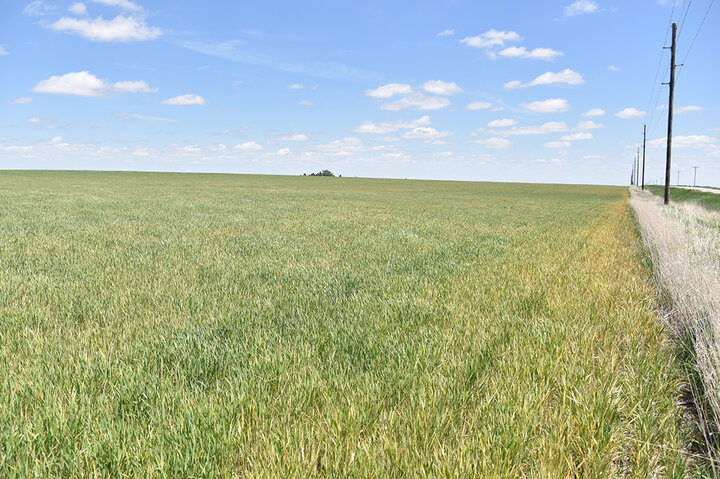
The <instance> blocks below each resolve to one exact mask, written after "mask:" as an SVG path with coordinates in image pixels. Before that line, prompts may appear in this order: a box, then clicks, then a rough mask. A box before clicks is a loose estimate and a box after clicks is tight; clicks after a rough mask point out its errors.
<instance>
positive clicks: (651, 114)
mask: <svg viewBox="0 0 720 479" xmlns="http://www.w3.org/2000/svg"><path fill="white" fill-rule="evenodd" d="M676 3H677V0H673V3H672V9H671V10H670V20H669V21H668V26H667V29H666V30H665V39H664V40H663V42H662V44H663V49H662V50H660V58H659V59H658V64H657V69H656V70H655V79H654V80H653V82H652V90H651V91H650V99H649V100H648V106H647V108H646V109H645V111H646V113H645V123H646V124H652V120H653V117H654V116H655V110H656V109H657V104H658V100H659V98H660V93H661V91H662V84H660V83H658V74H659V73H660V67H661V65H662V61H663V57H664V56H665V45H667V40H668V35H669V34H670V28H671V26H672V23H673V16H674V15H675V4H676ZM663 76H665V75H664V74H663ZM656 88H657V95H655V89H656ZM653 96H655V105H654V106H653V108H652V111H651V110H650V105H651V104H652V102H653ZM648 118H649V119H648ZM653 131H654V129H653ZM651 134H652V133H651Z"/></svg>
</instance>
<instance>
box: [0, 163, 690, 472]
mask: <svg viewBox="0 0 720 479" xmlns="http://www.w3.org/2000/svg"><path fill="white" fill-rule="evenodd" d="M0 203H1V204H2V205H3V208H2V210H0V398H2V401H0V476H2V477H27V476H31V477H32V476H35V477H47V476H54V477H77V476H103V475H112V476H117V477H131V476H172V477H174V476H183V477H210V476H215V477H218V476H223V477H225V476H236V477H262V476H266V477H292V476H322V477H326V476H329V477H373V476H375V477H415V476H439V477H468V476H476V477H488V476H496V477H518V476H531V477H568V476H576V477H608V476H621V477H622V476H625V477H628V476H629V477H650V476H653V475H655V474H660V475H665V476H667V477H685V476H686V475H688V474H690V473H692V472H694V471H695V468H696V466H695V465H694V461H693V459H692V457H690V456H688V455H687V454H686V453H685V452H684V451H685V446H686V444H687V443H688V441H689V434H690V432H689V431H688V429H687V428H686V427H685V426H683V424H682V422H681V421H680V420H679V414H678V412H677V407H676V405H677V402H678V396H679V389H680V387H679V386H680V366H679V364H678V361H677V360H676V359H675V358H674V356H673V352H672V351H671V348H670V347H669V346H668V341H667V333H666V331H665V330H664V329H663V328H662V326H661V325H660V324H659V322H658V321H657V316H656V312H655V301H654V290H653V285H652V283H651V279H650V276H649V274H650V273H649V271H648V270H647V267H646V266H645V265H644V263H643V260H642V246H641V244H640V242H639V239H638V237H637V235H636V233H635V227H634V223H633V220H632V218H631V217H630V215H629V210H628V208H627V189H626V188H614V187H592V186H583V187H581V186H557V185H522V184H492V183H459V182H428V181H400V180H397V181H396V180H369V179H352V178H315V177H313V178H298V177H263V176H236V175H191V174H152V173H92V172H14V171H5V172H2V174H0Z"/></svg>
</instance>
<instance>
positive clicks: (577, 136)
mask: <svg viewBox="0 0 720 479" xmlns="http://www.w3.org/2000/svg"><path fill="white" fill-rule="evenodd" d="M593 138H594V137H593V134H592V133H587V132H578V133H571V134H569V135H563V136H562V137H560V139H561V140H563V141H576V140H592V139H593Z"/></svg>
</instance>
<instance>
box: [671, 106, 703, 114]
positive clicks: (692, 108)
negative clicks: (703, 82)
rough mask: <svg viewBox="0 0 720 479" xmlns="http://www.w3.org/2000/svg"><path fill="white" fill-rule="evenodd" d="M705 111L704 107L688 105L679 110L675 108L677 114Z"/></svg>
mask: <svg viewBox="0 0 720 479" xmlns="http://www.w3.org/2000/svg"><path fill="white" fill-rule="evenodd" d="M703 110H705V108H704V107H702V106H699V105H687V106H681V107H679V108H675V113H690V112H693V111H703Z"/></svg>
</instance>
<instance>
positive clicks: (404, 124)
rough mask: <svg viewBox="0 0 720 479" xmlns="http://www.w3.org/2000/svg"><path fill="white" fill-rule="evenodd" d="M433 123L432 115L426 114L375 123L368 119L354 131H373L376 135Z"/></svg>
mask: <svg viewBox="0 0 720 479" xmlns="http://www.w3.org/2000/svg"><path fill="white" fill-rule="evenodd" d="M431 124H432V123H431V121H430V117H429V116H427V115H425V116H422V117H420V118H418V119H416V120H410V121H403V120H396V121H386V122H382V123H373V122H372V121H366V122H364V123H363V124H362V125H360V126H359V127H357V128H355V129H354V130H353V131H354V132H355V133H371V134H376V135H384V134H386V133H393V132H396V131H400V130H410V129H414V128H417V127H419V126H430V125H431Z"/></svg>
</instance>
